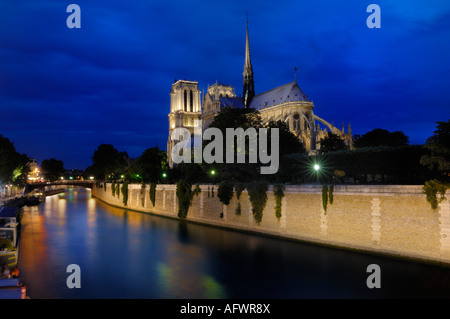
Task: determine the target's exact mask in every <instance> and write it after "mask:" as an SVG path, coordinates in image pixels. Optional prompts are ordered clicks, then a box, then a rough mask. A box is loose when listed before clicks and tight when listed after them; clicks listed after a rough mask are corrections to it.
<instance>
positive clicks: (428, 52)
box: [0, 0, 450, 169]
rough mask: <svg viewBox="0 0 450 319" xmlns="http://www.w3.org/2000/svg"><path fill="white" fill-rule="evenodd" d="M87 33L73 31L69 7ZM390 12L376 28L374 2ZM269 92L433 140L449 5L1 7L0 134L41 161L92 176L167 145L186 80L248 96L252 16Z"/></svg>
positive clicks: (113, 2)
mask: <svg viewBox="0 0 450 319" xmlns="http://www.w3.org/2000/svg"><path fill="white" fill-rule="evenodd" d="M71 3H75V4H78V5H79V6H80V8H81V29H69V28H68V27H67V25H66V19H67V17H68V16H69V13H67V12H66V8H67V6H68V5H69V4H71ZM371 3H376V4H378V5H379V6H380V8H381V28H380V29H369V28H368V27H367V25H366V19H367V17H368V16H369V13H367V12H366V8H367V6H368V5H369V4H371ZM247 13H248V19H249V32H250V47H251V57H252V64H253V69H254V79H255V89H256V91H257V93H262V92H264V91H267V90H270V89H272V88H275V87H277V86H280V85H283V84H285V83H288V82H291V81H292V80H293V79H294V67H297V68H298V71H297V72H298V82H299V85H300V87H301V88H302V90H303V91H304V92H305V93H306V94H307V95H308V97H309V98H310V99H312V100H313V102H314V104H315V110H314V111H315V113H316V114H317V115H318V116H320V117H322V118H323V119H325V120H327V121H329V122H331V121H333V122H334V124H335V125H336V126H338V127H341V125H342V122H343V121H344V123H345V126H346V127H347V125H348V123H349V122H350V123H351V125H352V129H353V134H364V133H366V132H368V131H370V130H372V129H374V128H384V129H388V130H390V131H395V130H401V131H403V132H405V134H406V135H408V136H409V137H410V142H411V143H412V144H423V143H424V142H425V141H426V138H427V137H429V136H430V135H431V134H432V133H433V131H434V129H435V127H436V124H435V122H436V121H447V120H448V119H449V106H450V95H449V94H448V91H449V89H450V77H449V74H450V62H449V57H450V41H449V40H450V3H449V2H448V1H432V0H428V1H425V0H415V1H368V2H366V1H360V0H350V1H325V0H318V1H299V0H296V1H278V2H274V1H234V0H230V1H206V0H191V1H178V0H174V1H151V0H150V1H149V0H145V1H144V0H135V1H118V0H110V1H98V0H89V1H87V0H73V1H71V2H66V1H61V0H47V1H38V0H21V1H12V0H6V1H2V2H1V3H0V134H2V135H3V136H6V137H8V138H9V139H10V140H11V141H13V142H14V144H15V146H16V149H17V150H18V151H19V152H21V153H26V154H28V155H29V156H31V157H34V158H36V159H37V160H38V161H39V162H40V161H42V160H43V159H45V158H51V157H55V158H57V159H61V160H63V161H64V163H65V166H66V168H80V169H84V168H86V167H87V166H89V165H90V164H91V156H92V154H93V152H94V150H95V149H96V148H97V146H98V145H100V144H102V143H106V144H113V145H114V146H115V147H116V148H117V149H119V150H120V151H127V152H128V153H129V155H130V156H131V157H137V156H139V155H140V154H141V153H142V152H143V151H144V150H145V149H146V148H149V147H153V146H155V145H156V144H157V145H158V146H159V147H161V148H164V149H165V147H166V142H167V137H168V118H167V115H168V112H169V92H170V88H171V84H172V83H173V82H174V79H186V80H193V81H198V82H199V86H200V89H201V90H202V91H203V90H204V89H206V88H207V85H208V84H213V83H215V82H216V81H218V82H220V83H224V84H231V85H233V86H234V87H235V91H236V93H237V94H241V93H242V71H243V65H244V50H245V17H246V14H247Z"/></svg>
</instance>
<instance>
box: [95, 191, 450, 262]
mask: <svg viewBox="0 0 450 319" xmlns="http://www.w3.org/2000/svg"><path fill="white" fill-rule="evenodd" d="M200 188H201V192H200V193H199V194H198V195H194V197H193V200H192V205H191V207H190V208H189V212H188V214H187V218H186V219H187V220H189V221H194V222H201V223H205V224H210V225H214V226H222V227H228V228H233V229H238V230H245V231H253V232H258V233H263V234H269V235H275V236H280V237H284V238H290V239H297V240H303V241H308V242H314V243H320V244H326V245H332V246H337V247H343V248H350V249H356V250H362V251H366V252H374V253H382V254H386V255H391V256H396V257H403V258H408V259H416V260H420V261H427V262H433V263H440V264H443V265H445V266H450V202H449V200H444V201H443V202H441V203H440V204H439V206H438V208H437V209H436V210H433V209H431V207H430V205H429V203H428V202H427V201H426V199H425V195H424V194H423V193H422V189H421V186H403V185H402V186H397V185H388V186H356V185H351V186H345V185H342V186H339V185H336V186H334V191H333V203H332V204H330V203H329V204H328V206H327V210H326V212H325V211H324V209H323V206H322V186H320V185H299V186H296V185H291V186H286V188H285V191H284V197H283V199H282V207H281V217H280V218H279V219H278V218H277V217H276V215H275V205H276V204H275V197H274V194H273V190H272V187H269V190H268V192H267V195H268V200H267V203H266V207H265V209H264V211H263V217H262V221H261V223H259V224H257V223H256V222H255V220H254V219H253V214H252V207H251V203H250V200H249V196H248V194H247V192H246V191H245V190H244V191H243V192H242V194H241V196H240V199H239V202H240V205H241V213H240V215H237V214H236V207H237V205H238V200H237V198H236V194H234V195H233V198H232V200H231V201H230V204H229V205H224V204H223V203H221V202H220V201H219V198H218V197H217V188H218V186H217V185H215V186H214V191H212V185H200ZM213 192H214V194H213ZM92 195H93V196H94V197H97V198H98V199H100V200H102V201H104V202H106V203H108V204H111V205H114V206H118V207H125V206H124V204H123V197H122V193H120V195H117V194H116V195H115V196H113V195H112V191H111V184H109V183H107V184H106V187H103V186H102V187H94V188H93V190H92ZM447 197H448V196H447ZM126 208H128V209H132V210H137V211H142V212H149V213H153V214H157V215H162V216H168V217H173V218H178V217H177V214H178V199H177V196H176V185H167V184H160V185H157V187H156V199H155V205H154V206H153V203H152V202H151V200H150V185H146V187H145V189H144V190H142V187H141V185H138V184H130V185H128V203H127V206H126Z"/></svg>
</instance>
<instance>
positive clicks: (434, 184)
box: [422, 179, 450, 209]
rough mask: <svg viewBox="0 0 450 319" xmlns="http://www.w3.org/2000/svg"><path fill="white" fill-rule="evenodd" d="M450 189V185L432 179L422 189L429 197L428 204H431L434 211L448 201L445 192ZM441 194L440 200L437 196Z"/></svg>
mask: <svg viewBox="0 0 450 319" xmlns="http://www.w3.org/2000/svg"><path fill="white" fill-rule="evenodd" d="M449 188H450V185H448V184H445V183H442V182H440V181H438V180H436V179H432V180H429V181H426V182H425V185H424V186H423V187H422V191H423V193H424V194H425V195H426V196H427V197H426V199H427V202H428V203H429V204H430V206H431V208H432V209H436V208H437V207H438V204H439V203H441V202H442V201H443V200H445V199H446V197H445V192H446V191H447V189H449ZM438 193H439V195H440V196H439V198H438V196H437V194H438Z"/></svg>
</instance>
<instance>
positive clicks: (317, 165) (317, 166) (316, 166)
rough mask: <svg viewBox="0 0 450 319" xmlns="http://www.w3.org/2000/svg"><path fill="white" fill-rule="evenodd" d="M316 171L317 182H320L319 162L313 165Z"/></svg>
mask: <svg viewBox="0 0 450 319" xmlns="http://www.w3.org/2000/svg"><path fill="white" fill-rule="evenodd" d="M313 168H314V171H315V172H316V183H318V182H319V170H320V165H319V164H317V163H316V164H314V166H313Z"/></svg>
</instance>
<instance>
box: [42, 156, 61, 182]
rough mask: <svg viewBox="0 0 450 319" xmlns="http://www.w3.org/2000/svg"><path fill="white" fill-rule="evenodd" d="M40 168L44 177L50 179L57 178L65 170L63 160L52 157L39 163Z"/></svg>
mask: <svg viewBox="0 0 450 319" xmlns="http://www.w3.org/2000/svg"><path fill="white" fill-rule="evenodd" d="M41 170H42V172H43V174H44V177H45V178H46V179H48V180H50V181H55V180H57V179H59V178H60V177H61V176H62V175H63V174H64V172H65V169H64V162H63V161H61V160H56V159H54V158H51V159H45V160H43V161H42V163H41Z"/></svg>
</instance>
